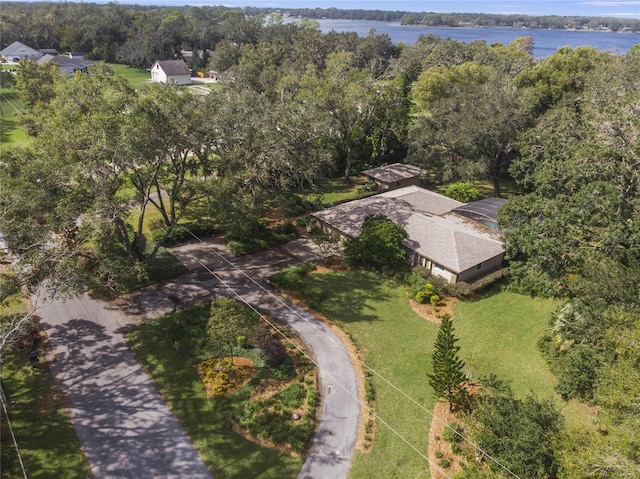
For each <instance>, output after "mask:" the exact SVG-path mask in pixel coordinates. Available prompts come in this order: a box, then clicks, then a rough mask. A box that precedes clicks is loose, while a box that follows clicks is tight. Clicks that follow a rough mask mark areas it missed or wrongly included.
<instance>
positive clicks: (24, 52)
mask: <svg viewBox="0 0 640 479" xmlns="http://www.w3.org/2000/svg"><path fill="white" fill-rule="evenodd" d="M43 55H44V53H42V52H41V51H40V50H36V49H35V48H31V47H29V46H27V45H25V44H24V43H20V42H18V41H16V42H13V43H12V44H11V45H8V46H6V47H5V48H3V49H2V50H0V56H1V57H2V58H4V59H5V60H6V61H8V62H14V63H17V62H20V61H22V60H31V61H36V60H37V59H38V58H41V57H42V56H43Z"/></svg>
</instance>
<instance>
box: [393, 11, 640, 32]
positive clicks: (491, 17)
mask: <svg viewBox="0 0 640 479" xmlns="http://www.w3.org/2000/svg"><path fill="white" fill-rule="evenodd" d="M400 23H402V24H403V25H425V26H428V27H508V28H523V27H524V28H541V29H544V30H548V29H551V30H581V29H582V30H603V29H606V30H611V31H614V32H622V31H630V32H637V31H639V30H640V20H636V19H633V18H613V17H579V16H559V15H546V16H531V15H516V14H493V13H433V12H422V13H417V12H410V13H406V14H405V15H403V16H402V18H401V19H400Z"/></svg>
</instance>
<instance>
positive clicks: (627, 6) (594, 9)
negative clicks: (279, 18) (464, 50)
mask: <svg viewBox="0 0 640 479" xmlns="http://www.w3.org/2000/svg"><path fill="white" fill-rule="evenodd" d="M32 1H36V0H32ZM60 1H64V0H60ZM72 1H74V0H72ZM78 1H79V0H78ZM109 1H111V0H94V2H95V3H108V2H109ZM119 3H120V4H122V5H135V4H138V5H162V6H166V5H175V6H177V5H193V6H205V5H209V6H214V5H224V6H228V7H260V8H273V9H274V10H276V9H282V10H286V9H288V8H337V9H340V10H350V9H360V10H386V11H408V12H437V13H494V14H521V15H531V16H545V15H559V16H584V17H616V18H638V19H640V0H634V1H624V2H598V1H579V0H541V1H518V0H489V1H470V0H448V1H443V0H436V1H416V0H397V1H390V0H342V1H340V2H338V1H337V0H314V1H308V0H307V1H304V0H218V1H217V0H121V1H120V2H119Z"/></svg>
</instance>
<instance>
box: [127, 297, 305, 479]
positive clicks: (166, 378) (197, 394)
mask: <svg viewBox="0 0 640 479" xmlns="http://www.w3.org/2000/svg"><path fill="white" fill-rule="evenodd" d="M208 311H209V303H204V304H202V305H198V306H195V307H192V308H188V309H187V310H183V311H182V312H180V311H178V314H181V316H180V319H179V321H181V322H182V324H183V325H184V328H182V330H183V331H184V332H185V333H184V334H189V333H188V331H189V330H191V331H194V330H192V329H191V328H189V327H188V325H187V324H186V322H194V321H198V320H199V319H198V316H202V315H203V314H206V317H208ZM170 320H171V315H167V316H163V317H160V318H157V319H154V320H151V321H148V322H145V323H142V324H139V325H138V326H136V327H135V328H134V329H133V330H132V331H131V333H130V334H128V336H127V340H128V341H129V344H130V346H131V349H132V350H133V352H134V354H135V355H136V357H137V358H138V360H139V361H140V362H141V363H142V365H143V366H144V368H145V369H146V370H147V372H148V373H149V375H150V376H151V377H152V378H153V379H154V381H155V383H156V385H157V386H158V388H159V389H160V391H161V392H162V395H163V396H164V398H165V399H166V400H167V402H168V403H169V405H170V407H171V409H172V410H173V412H174V414H175V415H176V416H177V417H178V420H179V421H180V422H181V424H182V426H183V427H184V429H185V431H186V432H187V434H188V435H189V437H190V438H191V440H192V441H193V443H194V445H195V446H196V448H198V450H199V452H200V454H201V455H202V457H203V459H204V461H205V463H206V464H207V466H208V467H209V469H210V470H211V471H212V473H213V474H214V475H215V477H216V479H225V478H238V479H240V478H246V477H254V478H260V479H267V478H274V479H275V478H286V477H291V478H294V477H296V475H297V473H298V471H299V470H300V468H301V466H302V463H303V460H302V458H296V457H291V456H289V455H287V454H283V453H281V452H279V451H276V450H273V449H268V448H265V447H260V446H258V445H257V444H254V443H253V442H250V441H248V440H246V439H244V438H242V437H241V436H239V435H238V434H236V432H235V431H234V430H233V425H232V422H231V418H232V417H233V415H234V414H235V411H236V408H237V404H240V403H243V402H246V401H248V400H249V397H250V392H251V387H250V385H246V386H243V387H242V388H240V389H239V390H237V391H235V392H232V393H230V394H228V395H227V396H223V397H220V398H215V399H207V395H206V391H205V388H204V385H203V384H202V381H201V379H200V377H199V375H198V372H197V370H196V368H195V366H194V364H195V362H197V361H198V360H199V359H202V357H203V351H201V350H198V349H196V350H191V351H190V350H189V348H188V344H189V338H187V337H182V338H180V337H171V336H169V335H167V333H166V327H165V324H163V323H164V322H166V321H170ZM196 330H197V328H196Z"/></svg>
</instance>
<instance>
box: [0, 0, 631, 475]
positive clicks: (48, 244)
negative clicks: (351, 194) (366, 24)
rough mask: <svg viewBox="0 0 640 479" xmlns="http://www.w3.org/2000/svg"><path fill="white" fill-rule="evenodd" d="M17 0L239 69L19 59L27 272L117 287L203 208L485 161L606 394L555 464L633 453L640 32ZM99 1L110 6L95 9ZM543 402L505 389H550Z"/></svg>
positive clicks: (244, 213)
mask: <svg viewBox="0 0 640 479" xmlns="http://www.w3.org/2000/svg"><path fill="white" fill-rule="evenodd" d="M11 6H12V8H11V9H7V8H5V5H4V4H3V10H2V21H3V41H4V40H5V39H6V40H7V41H9V40H13V39H19V40H21V41H24V42H25V43H27V44H29V43H30V41H33V42H34V43H33V46H40V47H45V46H56V44H55V43H54V44H52V43H49V42H55V41H57V42H61V41H63V42H64V43H63V44H64V45H65V46H66V47H68V48H69V49H83V47H86V49H89V48H90V51H91V52H93V54H94V55H95V56H96V58H105V59H108V58H111V56H113V57H114V58H120V59H121V61H125V62H127V63H130V64H134V65H146V66H148V65H150V63H149V62H150V61H153V60H155V59H158V58H162V57H163V56H164V57H165V58H175V57H176V55H177V53H178V52H179V51H180V50H181V49H183V48H185V47H188V48H192V49H194V50H198V49H201V50H205V51H206V50H207V49H210V50H211V53H210V58H206V59H202V58H201V60H202V61H203V62H205V63H206V64H207V66H209V67H211V68H215V69H218V70H224V71H226V70H229V71H233V72H234V77H235V78H236V81H235V82H228V83H225V84H222V85H220V88H219V89H218V90H216V91H214V92H212V93H211V94H210V95H208V96H197V95H195V94H191V93H189V92H188V91H186V90H176V89H174V88H171V87H167V86H160V85H154V86H149V87H147V88H143V89H141V90H139V91H136V90H134V89H132V88H131V87H130V86H129V85H128V83H127V82H126V81H125V80H124V79H122V78H120V77H118V76H117V75H114V74H113V72H112V71H110V70H109V68H108V67H106V66H104V65H98V66H97V67H96V69H95V70H94V71H93V72H92V73H91V74H90V75H80V74H78V75H76V76H74V77H71V78H67V77H62V76H60V75H57V74H56V72H55V69H54V68H52V67H51V66H46V65H44V66H39V65H36V64H32V63H24V64H23V65H22V68H21V70H20V71H19V73H18V77H17V84H18V88H19V90H20V93H21V95H22V99H23V101H24V102H25V104H26V105H27V107H28V114H27V115H25V121H26V122H27V126H28V131H29V132H30V134H31V135H32V136H34V137H35V139H34V142H33V143H32V144H31V145H30V146H28V147H22V148H17V147H15V148H8V147H7V148H4V147H3V155H2V169H1V170H0V198H2V203H1V206H2V211H1V214H0V229H1V230H2V232H3V234H4V235H5V236H6V239H7V242H8V244H9V246H10V247H11V249H12V250H13V251H14V252H15V253H16V254H18V255H19V257H20V258H21V262H20V264H19V265H20V268H22V269H21V273H22V274H24V275H25V277H28V278H31V279H33V280H34V281H36V282H37V281H38V280H44V279H49V280H57V284H58V285H59V286H61V287H65V288H70V289H81V288H86V287H87V286H89V287H92V288H98V287H102V288H104V287H107V288H113V289H116V290H117V289H118V287H119V286H120V285H121V284H122V283H123V282H125V280H126V278H127V277H129V276H131V275H132V274H134V275H138V276H141V277H142V276H144V275H145V274H146V270H147V268H148V266H149V264H150V262H151V261H152V260H153V259H154V258H155V257H156V256H157V254H158V247H159V245H160V244H161V242H162V241H163V239H164V238H167V237H169V236H171V234H172V232H173V231H174V230H175V229H176V228H177V225H178V224H180V222H183V221H185V218H187V217H188V215H189V214H190V212H191V211H193V210H194V209H197V211H199V212H200V213H199V214H200V215H204V216H206V217H208V218H210V219H211V220H212V221H214V222H215V223H216V224H217V225H220V227H221V228H223V229H225V230H226V231H227V232H229V233H230V234H233V235H236V236H242V235H244V236H251V235H255V234H256V232H257V231H259V230H260V228H261V218H262V217H263V216H264V214H265V212H266V211H269V210H270V209H271V208H273V207H274V206H278V207H282V206H283V205H288V204H296V203H295V194H297V193H302V192H311V191H313V190H314V188H315V187H316V186H317V185H319V184H321V183H322V182H323V181H325V180H326V179H329V178H334V177H336V176H341V177H343V178H344V180H345V181H350V178H351V175H352V173H353V172H354V171H358V170H360V169H362V168H365V167H368V166H370V165H378V164H383V163H388V162H391V161H399V160H400V161H408V162H411V163H413V164H416V165H420V166H422V167H423V168H424V169H426V170H427V171H428V172H429V174H430V179H431V180H432V181H435V182H437V183H450V182H456V181H475V180H485V179H490V180H491V181H492V182H493V185H494V191H495V194H496V195H500V194H501V193H502V192H501V184H503V182H504V181H505V180H512V181H513V182H514V183H515V185H516V187H517V189H518V191H519V194H516V195H513V196H512V197H510V198H509V201H508V202H507V204H506V206H505V207H504V208H503V210H502V211H501V215H500V216H501V217H500V222H501V227H502V228H503V229H504V230H505V239H506V245H507V249H508V251H507V254H508V258H509V260H510V264H511V279H510V285H511V287H513V288H516V289H518V290H519V291H522V292H526V293H527V294H534V295H547V296H548V295H551V296H557V297H561V298H563V299H565V300H566V305H565V307H563V308H562V310H561V311H559V312H558V314H557V315H556V316H555V317H554V318H553V319H552V323H551V324H550V328H549V331H548V333H547V336H546V338H543V340H542V341H541V346H542V347H543V349H544V350H545V351H546V353H547V354H548V357H549V360H550V363H551V365H552V368H553V370H554V372H555V373H556V375H557V377H558V380H559V385H558V390H559V392H560V393H561V394H562V396H563V397H565V398H567V399H570V398H578V399H580V400H583V401H588V402H592V403H594V404H597V405H598V406H599V407H600V413H599V414H598V416H597V420H598V427H599V428H600V431H601V432H597V433H593V434H592V435H588V437H587V436H585V435H575V434H571V433H570V432H567V433H566V434H563V433H558V434H559V436H560V437H561V439H558V440H557V441H555V442H554V443H553V447H554V448H555V449H554V457H556V458H558V459H557V464H556V463H554V465H553V467H552V468H551V469H550V470H552V471H556V470H557V471H559V472H558V475H561V476H562V477H575V478H578V477H580V478H582V477H594V478H596V477H632V476H633V473H634V472H636V471H637V468H638V467H639V466H638V464H639V458H638V456H637V451H638V450H640V447H639V445H638V443H637V435H636V434H634V431H637V430H638V426H639V421H640V411H639V410H638V407H637V404H638V388H637V385H638V384H640V381H638V377H639V375H640V372H639V368H638V364H640V362H639V354H640V353H639V351H638V348H637V340H638V338H637V336H638V330H639V328H640V323H639V322H638V321H639V320H638V318H639V314H640V300H639V299H638V298H639V297H640V295H639V294H638V293H639V292H640V268H639V267H638V264H640V262H639V260H640V229H639V226H638V225H640V203H639V201H640V200H639V198H640V191H639V189H640V177H639V173H638V172H639V171H640V169H639V166H640V157H639V155H640V150H639V147H638V145H639V143H638V132H639V131H640V84H638V82H637V78H638V77H639V75H640V49H638V48H637V47H636V48H632V49H630V51H629V52H628V53H627V54H626V55H624V56H616V55H612V54H609V53H603V52H600V51H598V50H596V49H594V48H588V47H580V48H576V49H571V48H568V47H567V48H562V49H559V50H558V51H557V52H556V53H555V54H553V55H551V56H550V57H548V58H546V59H544V60H535V59H534V58H533V57H532V55H531V51H532V47H533V45H532V40H531V38H527V37H524V38H519V39H516V40H515V41H514V42H512V43H511V44H509V45H502V44H492V45H487V44H486V43H485V42H482V41H476V42H472V43H469V44H465V43H463V42H458V41H453V40H448V39H447V40H445V39H441V38H439V37H436V36H431V35H429V36H422V37H421V38H420V39H419V40H418V41H417V42H416V43H415V44H414V45H412V46H404V45H399V46H397V45H393V44H392V43H391V41H390V39H389V38H388V36H386V35H375V34H373V33H372V34H370V35H369V36H367V37H364V38H361V37H358V36H357V35H356V34H355V33H336V32H332V33H329V34H326V35H323V34H322V33H321V31H320V29H319V28H318V26H317V24H315V23H313V22H311V21H305V22H300V23H282V22H280V21H278V20H277V19H276V20H273V21H270V22H265V21H264V19H262V18H259V17H255V18H247V17H245V15H244V14H242V12H241V11H239V10H234V9H227V8H221V7H220V8H218V7H215V8H213V7H211V8H209V7H207V8H196V9H194V8H185V9H173V8H167V9H158V8H151V7H149V8H139V7H135V8H134V7H122V6H119V5H116V4H110V5H108V6H104V7H98V6H96V5H91V4H64V5H63V4H44V5H36V6H33V7H31V6H29V5H27V4H11ZM14 7H15V8H14ZM67 9H68V10H67ZM69 12H73V13H74V15H76V17H77V18H76V19H75V20H74V21H73V22H72V19H71V16H70V15H71V14H70V13H69ZM100 12H102V13H105V15H106V16H107V17H108V18H111V20H110V22H111V23H109V22H107V23H106V24H105V23H104V22H103V23H100V22H93V23H91V22H88V21H85V20H86V19H88V18H90V17H91V15H93V14H96V15H99V14H101V13H100ZM58 14H59V15H58ZM67 14H69V15H67ZM43 18H49V19H50V23H46V22H45V23H46V25H45V24H44V23H43V24H42V25H40V23H38V22H44V20H43ZM78 18H81V19H83V21H82V22H80V23H78V24H77V25H76V23H75V22H78ZM62 19H66V20H64V21H62ZM65 22H66V23H65ZM85 23H86V25H85ZM24 25H30V28H25V27H24ZM38 25H40V26H42V27H43V28H42V29H40V30H39V29H38V28H39V27H38V28H37V26H38ZM97 25H102V26H103V27H104V28H102V27H100V28H99V30H100V31H101V32H103V33H102V34H101V35H103V36H94V35H98V33H97V32H95V31H93V30H91V29H96V28H98V27H97ZM65 26H67V27H70V28H68V29H67V30H65ZM5 27H6V29H5ZM71 27H73V28H71ZM85 28H86V29H87V30H86V31H85ZM65 31H66V32H67V35H66V36H64V35H63V36H58V33H60V32H65ZM5 33H6V34H8V35H9V36H8V37H6V36H5ZM21 35H24V37H21ZM119 35H122V36H119ZM62 39H64V40H62ZM90 41H91V42H94V43H90ZM103 41H104V43H101V42H103ZM85 42H87V43H85ZM57 45H59V46H61V45H62V44H60V43H58V44H57ZM158 55H159V56H158ZM125 56H126V57H127V58H126V59H125V58H124V57H125ZM603 92H606V94H603ZM196 207H197V208H196ZM151 211H153V212H154V214H155V216H156V217H157V218H159V219H158V220H156V223H157V224H155V225H154V227H155V229H156V230H157V232H158V234H157V235H156V236H155V237H154V238H150V237H149V235H148V234H147V232H146V231H145V224H146V223H145V218H146V217H147V215H148V214H149V212H151ZM498 402H499V401H498ZM496 404H497V403H496ZM527 404H528V403H527ZM527 404H524V405H522V404H519V403H518V404H516V403H512V402H509V401H506V400H505V402H504V404H502V403H500V405H501V406H504V407H505V408H508V409H509V408H510V409H512V410H521V409H522V410H530V411H535V410H536V407H537V406H536V407H533V406H532V407H528V406H527ZM525 406H527V407H525ZM544 457H548V456H547V455H546V453H545V455H544ZM556 466H557V469H556ZM602 471H606V474H604V473H603V472H602ZM554 474H556V473H555V472H554Z"/></svg>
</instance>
